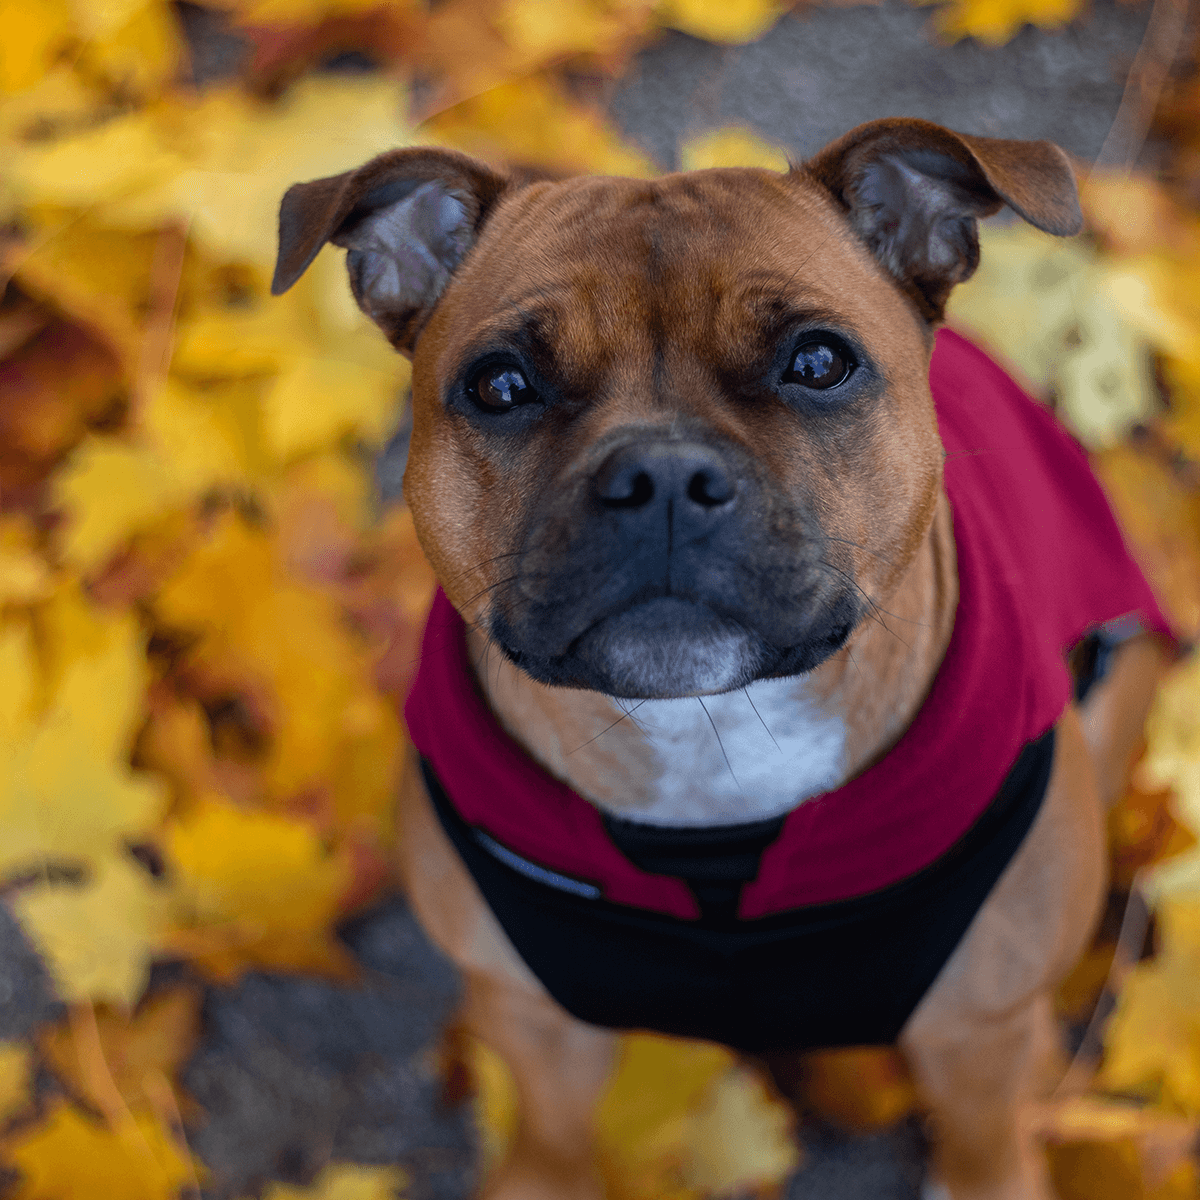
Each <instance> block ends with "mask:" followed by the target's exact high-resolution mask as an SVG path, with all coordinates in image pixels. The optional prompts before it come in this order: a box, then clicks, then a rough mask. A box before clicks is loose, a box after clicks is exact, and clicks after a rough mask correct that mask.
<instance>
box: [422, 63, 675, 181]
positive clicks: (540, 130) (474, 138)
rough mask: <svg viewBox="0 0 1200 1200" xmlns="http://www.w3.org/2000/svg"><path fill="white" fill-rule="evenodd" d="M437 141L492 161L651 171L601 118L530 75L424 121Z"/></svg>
mask: <svg viewBox="0 0 1200 1200" xmlns="http://www.w3.org/2000/svg"><path fill="white" fill-rule="evenodd" d="M422 128H423V131H425V132H427V134H428V135H429V136H430V137H432V138H433V139H435V140H437V141H439V142H445V143H448V144H450V145H452V146H455V147H457V148H458V149H460V150H465V151H466V152H467V153H468V154H475V155H478V156H479V157H481V158H485V159H490V160H492V161H504V160H508V161H511V162H518V163H544V164H546V165H548V166H553V167H555V168H556V169H558V170H580V171H595V172H598V173H602V174H609V175H634V176H641V177H646V176H650V175H653V174H654V173H655V172H654V169H653V167H652V166H651V164H650V162H649V161H648V160H647V159H646V158H645V157H644V156H643V155H641V154H639V153H637V152H636V151H634V150H632V149H630V148H629V147H628V146H626V145H625V144H624V143H623V142H622V141H621V140H620V138H619V137H618V136H617V135H616V133H615V132H614V131H613V129H612V128H611V127H610V126H609V125H608V124H607V123H606V122H605V121H604V120H603V118H602V117H601V116H600V115H599V114H597V113H595V112H592V111H591V110H589V109H586V108H582V107H580V106H579V105H577V104H574V103H572V102H570V101H568V100H567V99H566V98H565V97H564V96H563V95H561V94H560V93H559V92H558V91H557V89H556V88H554V87H553V85H551V84H550V83H548V82H547V81H546V80H545V79H543V78H540V77H538V76H529V77H528V78H525V79H520V80H516V81H514V82H512V83H506V84H503V85H502V86H500V87H496V88H492V89H491V90H490V91H486V92H483V93H482V94H481V95H478V96H474V97H472V98H471V99H470V100H464V101H463V102H462V103H461V104H456V105H454V106H453V107H452V108H448V109H446V110H445V111H444V112H440V113H438V114H437V116H435V117H433V118H431V119H430V120H429V121H428V122H426V124H425V125H424V126H423V127H422Z"/></svg>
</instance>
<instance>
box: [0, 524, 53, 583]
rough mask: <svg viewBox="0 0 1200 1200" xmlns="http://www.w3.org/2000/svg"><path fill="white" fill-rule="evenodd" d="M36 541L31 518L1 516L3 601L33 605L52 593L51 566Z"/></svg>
mask: <svg viewBox="0 0 1200 1200" xmlns="http://www.w3.org/2000/svg"><path fill="white" fill-rule="evenodd" d="M35 542H36V535H35V533H34V530H33V527H32V526H31V525H30V523H29V521H28V519H26V518H24V517H20V516H10V517H0V604H30V603H32V602H33V601H35V600H44V599H45V598H46V597H47V596H48V595H49V594H50V591H51V588H52V586H53V585H52V582H51V576H50V569H49V567H48V565H47V564H46V561H45V560H44V559H43V558H42V557H41V555H40V554H38V553H37V550H36V547H35Z"/></svg>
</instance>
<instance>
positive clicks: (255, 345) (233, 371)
mask: <svg viewBox="0 0 1200 1200" xmlns="http://www.w3.org/2000/svg"><path fill="white" fill-rule="evenodd" d="M316 334H317V330H316V326H315V321H314V317H313V314H312V313H311V312H309V311H308V310H307V306H306V305H305V304H304V300H303V297H302V295H301V294H300V293H296V294H294V295H293V294H292V293H289V294H288V295H287V296H283V297H280V298H279V299H277V300H272V301H269V302H267V303H265V304H255V303H250V304H247V305H246V306H244V307H242V308H237V309H224V310H214V309H207V308H202V309H199V310H197V311H196V313H195V314H194V315H193V316H191V317H190V318H187V319H185V320H182V321H180V323H179V328H178V334H177V338H176V342H175V353H174V355H173V357H172V360H171V369H172V370H173V371H175V372H178V373H181V374H185V375H191V376H194V377H198V378H201V379H203V378H218V379H219V378H233V377H237V376H245V375H273V374H274V373H275V372H276V371H279V370H282V369H284V368H287V367H289V366H291V364H292V363H294V362H296V361H298V360H301V359H304V358H305V357H307V356H308V355H310V354H311V353H312V345H313V340H314V338H315V337H316Z"/></svg>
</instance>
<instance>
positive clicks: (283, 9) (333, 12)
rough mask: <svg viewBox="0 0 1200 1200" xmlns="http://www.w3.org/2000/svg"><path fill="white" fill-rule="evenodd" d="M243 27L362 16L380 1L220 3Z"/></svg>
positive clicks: (396, 2) (405, 3)
mask: <svg viewBox="0 0 1200 1200" xmlns="http://www.w3.org/2000/svg"><path fill="white" fill-rule="evenodd" d="M224 4H225V5H228V7H230V8H236V9H237V12H238V16H239V18H240V20H241V22H242V23H243V24H246V25H315V24H317V23H318V22H320V21H322V20H324V19H325V18H326V17H340V16H355V15H365V14H366V13H370V12H374V11H376V10H377V9H378V8H379V7H380V0H224ZM389 6H391V7H396V8H405V7H411V0H389Z"/></svg>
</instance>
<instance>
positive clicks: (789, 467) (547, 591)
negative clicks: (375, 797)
mask: <svg viewBox="0 0 1200 1200" xmlns="http://www.w3.org/2000/svg"><path fill="white" fill-rule="evenodd" d="M1005 205H1007V206H1009V207H1010V208H1011V209H1013V210H1014V211H1015V212H1016V213H1017V214H1019V215H1020V216H1021V217H1023V218H1024V219H1025V220H1026V221H1029V222H1030V223H1032V224H1033V225H1035V226H1037V227H1038V228H1039V229H1042V230H1045V231H1046V232H1048V233H1050V234H1054V235H1058V236H1064V235H1069V234H1073V233H1076V232H1077V231H1078V230H1079V228H1080V226H1081V217H1080V211H1079V206H1078V200H1077V197H1076V190H1075V180H1074V176H1073V173H1072V170H1071V166H1070V164H1069V162H1068V160H1067V158H1066V156H1065V155H1064V154H1063V153H1062V151H1060V150H1059V149H1058V148H1057V147H1056V146H1053V145H1051V144H1050V143H1047V142H1021V141H1007V140H998V139H991V138H981V137H971V136H966V135H960V134H956V133H953V132H950V131H949V130H946V129H942V128H940V127H938V126H936V125H931V124H929V123H928V122H924V121H918V120H900V119H896V120H883V121H876V122H872V123H870V124H868V125H864V126H861V127H859V128H858V129H855V130H853V131H851V132H850V133H848V134H846V135H845V136H844V137H843V138H841V139H840V140H838V141H837V142H835V143H833V144H832V145H830V146H828V147H827V148H826V149H825V150H823V151H821V153H819V154H818V155H816V156H815V157H814V158H813V159H811V160H810V161H808V162H806V163H803V164H801V165H798V166H795V167H793V168H792V169H791V170H790V171H788V172H786V173H782V174H777V173H773V172H770V171H765V170H758V169H749V168H747V169H722V170H707V171H697V172H691V173H687V174H677V175H668V176H666V177H664V178H661V179H657V180H641V179H619V178H576V179H567V180H560V181H551V180H541V179H537V178H533V177H529V176H522V175H515V174H508V175H506V174H503V173H499V172H496V171H493V170H491V169H489V168H488V167H486V166H484V165H482V164H480V163H478V162H475V161H472V160H471V159H469V158H466V157H464V156H462V155H460V154H456V153H452V152H449V151H445V150H440V149H435V148H429V147H422V148H413V149H405V150H397V151H393V152H391V153H388V154H384V155H381V156H380V157H378V158H376V159H374V160H372V161H371V162H369V163H367V164H366V165H364V166H363V167H361V168H359V169H358V170H355V171H351V172H347V173H346V174H344V175H339V176H337V177H334V178H329V179H320V180H315V181H313V182H309V183H300V184H297V185H295V186H294V187H292V188H291V189H290V190H289V191H288V192H287V194H286V196H285V197H284V199H283V204H282V208H281V212H280V222H279V234H280V249H279V261H278V266H277V270H276V275H275V280H274V284H273V290H274V291H275V292H277V293H278V292H281V291H283V290H285V289H286V288H288V287H290V286H291V285H292V284H293V283H294V282H295V281H296V279H298V278H299V276H300V275H301V274H302V273H303V272H304V270H305V269H306V267H307V266H308V264H309V263H310V262H311V261H312V259H313V258H314V256H315V255H316V254H317V252H318V251H319V250H320V249H321V247H322V246H323V245H324V244H325V243H326V242H332V243H334V244H335V245H338V246H343V247H345V248H346V250H347V252H348V253H347V256H346V266H347V270H348V272H349V276H350V285H351V287H352V289H353V292H354V296H355V298H356V299H357V301H358V303H359V305H360V306H361V307H362V308H363V310H364V311H365V312H366V313H368V314H369V315H370V316H371V317H372V318H373V319H374V321H375V322H376V323H377V324H378V325H379V327H380V328H381V329H382V330H383V332H384V333H385V334H386V335H387V337H388V339H389V340H390V341H391V343H392V345H393V346H395V348H396V349H397V350H398V351H400V352H401V353H402V354H406V355H410V356H411V357H412V360H413V385H412V386H413V430H412V441H411V450H410V458H409V462H408V467H407V473H406V476H405V485H404V491H405V496H406V499H407V501H408V503H409V505H410V507H411V509H412V513H413V519H414V522H415V525H416V529H417V532H418V535H419V537H420V540H421V545H422V547H423V548H424V551H425V553H426V554H427V556H428V558H429V561H430V562H431V564H432V565H433V568H434V570H435V571H436V573H437V576H438V579H439V580H440V582H441V588H442V590H441V591H440V592H439V595H438V597H437V600H436V601H435V604H434V609H433V612H432V614H431V617H430V621H429V625H428V626H427V629H426V633H425V642H424V651H423V657H422V662H421V667H420V672H419V674H418V678H417V682H416V684H415V686H414V688H413V692H412V694H411V696H410V698H409V701H408V705H407V708H406V716H407V719H408V723H409V728H410V732H411V735H412V739H413V742H414V745H415V747H416V749H415V750H414V753H413V755H412V758H411V762H410V763H409V765H408V769H407V773H406V778H405V780H404V784H403V788H402V794H401V797H400V823H401V837H400V848H399V852H398V853H399V870H400V874H401V876H402V878H403V882H404V885H405V887H406V889H407V892H408V895H409V896H410V898H411V901H412V904H413V906H414V908H415V909H416V911H417V913H418V914H419V916H420V918H421V920H422V921H423V923H424V925H425V927H426V929H427V930H428V931H429V933H430V935H431V936H432V937H433V939H434V940H435V941H436V942H437V943H438V945H440V946H441V947H442V948H443V949H444V950H445V951H446V953H447V954H448V955H450V956H451V958H453V960H454V961H455V962H456V963H457V964H458V965H459V966H460V967H461V968H462V970H463V972H464V974H465V979H466V985H465V986H466V999H465V1002H464V1003H465V1015H466V1019H467V1020H468V1022H469V1023H470V1025H471V1027H472V1028H473V1029H474V1031H475V1032H476V1033H477V1034H478V1036H479V1037H481V1038H482V1039H484V1040H485V1041H486V1042H488V1043H489V1044H490V1045H491V1046H492V1047H494V1049H495V1050H496V1051H497V1052H499V1053H500V1054H501V1055H502V1056H503V1058H504V1059H505V1060H506V1061H507V1063H508V1064H509V1066H510V1067H511V1069H512V1072H513V1075H514V1078H515V1080H516V1086H517V1091H518V1095H519V1104H520V1119H519V1123H518V1128H517V1131H516V1134H515V1137H514V1139H513V1144H512V1146H511V1149H510V1151H509V1154H508V1156H507V1158H506V1160H505V1162H504V1163H503V1164H502V1165H501V1166H500V1167H499V1168H498V1169H497V1170H496V1171H495V1172H494V1173H493V1174H492V1176H491V1178H489V1179H488V1180H487V1181H486V1183H485V1186H484V1194H485V1195H487V1196H489V1197H494V1198H504V1200H598V1198H599V1197H601V1196H603V1195H604V1184H603V1179H602V1174H601V1171H600V1168H599V1166H598V1164H597V1159H596V1145H595V1135H594V1116H595V1108H596V1104H597V1101H598V1099H599V1097H600V1096H601V1094H602V1092H603V1089H604V1086H605V1082H606V1079H607V1077H608V1075H609V1072H610V1068H611V1065H612V1057H613V1051H614V1045H615V1034H614V1032H613V1031H614V1030H616V1029H624V1028H642V1029H652V1030H659V1031H663V1032H667V1033H673V1034H681V1035H685V1036H692V1037H703V1038H709V1039H712V1040H717V1041H721V1042H723V1043H725V1044H727V1045H730V1046H732V1047H735V1048H738V1049H740V1050H743V1051H746V1052H749V1053H753V1054H758V1055H763V1056H765V1057H766V1059H767V1061H768V1062H769V1063H775V1064H778V1063H779V1062H780V1061H782V1057H781V1056H786V1055H787V1054H788V1053H792V1052H795V1051H797V1050H802V1049H803V1048H806V1047H816V1046H829V1045H841V1044H856V1043H872V1042H873V1043H884V1042H893V1041H894V1042H896V1043H897V1044H898V1045H899V1047H900V1049H901V1050H902V1052H903V1053H904V1055H905V1056H906V1058H907V1061H908V1063H909V1065H910V1067H911V1069H912V1072H913V1076H914V1078H915V1080H916V1082H917V1085H918V1087H919V1089H920V1091H921V1094H922V1097H923V1099H924V1102H925V1104H926V1105H927V1107H928V1112H929V1114H930V1121H931V1129H932V1131H933V1144H934V1158H933V1164H932V1168H931V1179H930V1183H929V1184H928V1185H927V1190H928V1191H930V1193H931V1194H939V1195H945V1196H949V1197H952V1198H953V1200H1048V1198H1049V1196H1050V1194H1051V1193H1050V1188H1049V1184H1048V1182H1047V1178H1046V1172H1045V1169H1044V1166H1043V1164H1042V1162H1041V1158H1040V1155H1039V1153H1038V1152H1037V1151H1036V1149H1035V1147H1034V1146H1033V1145H1032V1143H1031V1140H1030V1138H1029V1137H1028V1136H1027V1134H1026V1131H1025V1130H1024V1129H1023V1126H1022V1121H1021V1112H1022V1106H1023V1104H1024V1103H1025V1102H1026V1101H1027V1100H1029V1099H1030V1098H1032V1097H1034V1096H1035V1095H1036V1094H1037V1093H1038V1091H1039V1089H1040V1088H1042V1087H1043V1086H1044V1085H1045V1084H1046V1082H1047V1078H1048V1076H1047V1056H1048V1054H1051V1053H1052V1051H1053V1048H1054V1046H1055V1041H1056V1039H1055V1031H1054V1027H1053V1020H1052V1015H1051V1008H1050V994H1051V991H1052V989H1053V988H1054V986H1055V984H1056V983H1057V982H1058V981H1059V980H1060V979H1061V978H1062V977H1063V976H1064V974H1065V973H1066V972H1067V971H1068V969H1069V968H1070V966H1071V964H1072V962H1073V961H1074V959H1075V958H1076V956H1077V955H1078V954H1079V952H1080V951H1081V950H1082V949H1083V947H1084V946H1085V944H1086V942H1087V939H1088V937H1089V935H1090V933H1091V930H1092V926H1093V922H1094V919H1095V916H1096V912H1097V906H1098V904H1099V902H1100V899H1101V895H1102V891H1103V880H1104V836H1103V816H1102V793H1103V794H1104V795H1107V796H1108V797H1111V796H1112V795H1114V794H1115V793H1116V791H1117V789H1118V788H1119V787H1120V786H1121V783H1122V777H1123V772H1124V771H1125V770H1126V769H1127V767H1128V763H1129V759H1130V756H1131V754H1132V751H1133V747H1134V744H1135V742H1136V739H1137V737H1138V735H1139V731H1140V728H1141V723H1142V720H1143V717H1144V715H1145V711H1146V708H1147V706H1148V703H1149V699H1150V696H1151V694H1152V691H1153V686H1154V681H1155V677H1156V673H1157V670H1158V664H1159V661H1160V659H1161V657H1162V655H1163V653H1164V650H1163V636H1164V635H1166V634H1167V628H1166V624H1165V622H1164V621H1163V618H1162V616H1161V614H1160V612H1159V610H1158V609H1157V607H1156V606H1155V602H1154V599H1153V597H1152V596H1151V594H1150V592H1149V590H1148V589H1147V587H1146V585H1145V583H1144V581H1143V579H1142V578H1141V576H1140V574H1139V573H1138V571H1137V568H1136V567H1135V566H1134V565H1133V563H1132V561H1131V560H1130V559H1129V557H1128V554H1127V553H1126V551H1125V548H1124V546H1123V544H1122V541H1121V537H1120V534H1119V533H1118V531H1117V528H1116V526H1115V523H1114V521H1113V518H1112V516H1111V514H1110V512H1109V510H1108V508H1107V506H1106V504H1105V501H1104V499H1103V497H1102V495H1101V493H1100V491H1099V489H1098V487H1097V485H1096V483H1095V481H1094V480H1093V478H1092V476H1091V475H1090V473H1089V471H1088V467H1087V463H1086V460H1085V458H1084V455H1083V453H1082V452H1081V451H1080V450H1079V448H1078V447H1077V446H1076V445H1075V443H1074V442H1072V441H1071V439H1070V438H1069V437H1067V436H1066V435H1065V434H1064V433H1063V432H1062V431H1061V430H1059V429H1058V428H1057V426H1055V424H1054V421H1053V418H1052V417H1051V416H1050V415H1049V414H1048V413H1047V412H1046V411H1045V410H1044V409H1042V408H1041V407H1039V406H1037V405H1036V404H1034V403H1033V402H1032V401H1030V400H1028V399H1027V398H1026V397H1025V396H1024V395H1023V394H1022V393H1021V392H1020V391H1019V389H1018V388H1017V387H1016V385H1015V384H1013V382H1012V381H1011V380H1010V379H1009V378H1008V377H1007V376H1006V375H1005V374H1004V373H1003V371H1001V370H1000V368H998V367H997V366H996V365H995V364H994V363H992V362H991V361H990V360H989V359H988V358H987V357H986V356H985V355H984V354H983V353H982V352H980V351H979V350H977V349H976V348H975V347H973V346H972V345H971V344H970V343H968V342H967V341H965V340H964V339H962V338H960V337H958V336H957V335H956V334H954V333H952V332H950V331H946V330H942V331H940V332H937V333H936V336H935V331H936V330H937V327H938V325H939V323H940V322H941V319H942V316H943V309H944V306H945V302H946V299H947V296H948V295H949V293H950V291H951V289H952V288H953V286H954V285H955V284H956V283H958V282H960V281H961V280H964V279H966V278H967V277H968V276H969V275H970V274H971V273H972V271H973V270H974V268H975V266H976V263H977V261H978V253H979V250H978V239H977V233H976V221H977V219H978V218H980V217H983V216H987V215H990V214H992V213H995V212H996V211H998V210H999V209H1000V208H1002V207H1003V206H1005ZM1088 634H1091V635H1092V636H1094V637H1098V638H1099V639H1101V640H1102V641H1103V642H1104V644H1105V645H1106V646H1107V647H1108V648H1109V649H1111V650H1112V653H1106V654H1105V655H1104V656H1103V657H1104V658H1106V659H1108V660H1109V661H1110V662H1111V664H1112V665H1111V669H1110V670H1109V672H1108V674H1107V676H1106V677H1105V678H1104V679H1103V680H1101V681H1097V682H1094V684H1093V686H1091V688H1090V690H1089V691H1088V692H1087V695H1086V697H1085V698H1084V699H1083V701H1082V703H1081V704H1079V705H1076V704H1075V703H1074V702H1073V701H1072V685H1071V681H1070V679H1069V677H1068V675H1067V671H1066V668H1065V665H1064V658H1063V655H1064V652H1065V651H1066V650H1067V649H1068V648H1069V647H1070V646H1071V645H1072V644H1073V643H1075V642H1077V641H1078V640H1079V639H1081V638H1083V637H1084V636H1085V635H1088ZM1131 634H1132V635H1133V636H1130V635H1131ZM1082 690H1083V688H1082V686H1081V687H1080V689H1079V691H1080V693H1081V694H1082ZM780 1078H782V1074H781V1075H780Z"/></svg>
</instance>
